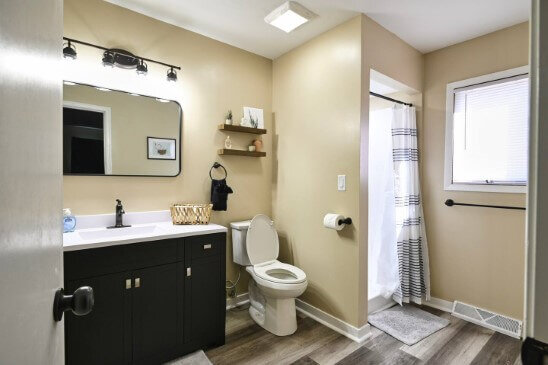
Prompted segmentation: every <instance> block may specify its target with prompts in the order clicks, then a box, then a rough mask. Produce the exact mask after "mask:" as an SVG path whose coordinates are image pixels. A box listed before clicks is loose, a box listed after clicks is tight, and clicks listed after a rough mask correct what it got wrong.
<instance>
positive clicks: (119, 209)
mask: <svg viewBox="0 0 548 365" xmlns="http://www.w3.org/2000/svg"><path fill="white" fill-rule="evenodd" d="M124 214H126V212H125V211H124V206H123V205H122V201H121V200H120V199H116V224H115V225H114V226H110V227H107V228H124V227H131V226H130V225H124V223H123V222H122V217H123V215H124Z"/></svg>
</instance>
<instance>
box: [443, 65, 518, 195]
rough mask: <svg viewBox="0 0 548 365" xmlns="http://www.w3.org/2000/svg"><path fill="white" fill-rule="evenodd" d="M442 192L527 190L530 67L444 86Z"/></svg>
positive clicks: (515, 191)
mask: <svg viewBox="0 0 548 365" xmlns="http://www.w3.org/2000/svg"><path fill="white" fill-rule="evenodd" d="M446 122H447V123H446V138H445V190H462V191H491V192H506V193H525V191H526V185H527V163H528V134H529V133H528V132H529V77H528V67H527V66H525V67H519V68H516V69H512V70H507V71H503V72H497V73H494V74H490V75H485V76H480V77H476V78H473V79H468V80H464V81H458V82H454V83H451V84H448V85H447V120H446Z"/></svg>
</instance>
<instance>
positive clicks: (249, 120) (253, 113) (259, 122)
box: [242, 106, 264, 129]
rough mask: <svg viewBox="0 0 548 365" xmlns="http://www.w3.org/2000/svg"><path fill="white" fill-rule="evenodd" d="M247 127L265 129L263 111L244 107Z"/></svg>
mask: <svg viewBox="0 0 548 365" xmlns="http://www.w3.org/2000/svg"><path fill="white" fill-rule="evenodd" d="M243 119H245V124H246V125H244V124H243V123H242V125H243V126H245V127H250V128H260V129H264V116H263V110H262V109H259V108H251V107H249V106H244V117H243Z"/></svg>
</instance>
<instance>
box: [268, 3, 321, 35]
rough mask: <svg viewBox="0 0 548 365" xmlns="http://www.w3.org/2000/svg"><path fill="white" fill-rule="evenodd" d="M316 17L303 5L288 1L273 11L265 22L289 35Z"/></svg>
mask: <svg viewBox="0 0 548 365" xmlns="http://www.w3.org/2000/svg"><path fill="white" fill-rule="evenodd" d="M315 17H317V15H316V14H314V13H313V12H311V11H310V10H308V9H307V8H305V7H304V6H302V5H301V4H299V3H297V2H295V1H287V2H285V3H283V4H282V5H280V6H279V7H277V8H276V9H274V10H272V11H271V12H270V14H268V15H267V16H266V17H265V18H264V21H265V22H267V23H268V24H270V25H273V26H275V27H276V28H279V29H281V30H283V31H284V32H286V33H289V32H291V31H292V30H294V29H295V28H297V27H299V26H301V25H303V24H304V23H306V22H307V21H309V20H310V19H312V18H315Z"/></svg>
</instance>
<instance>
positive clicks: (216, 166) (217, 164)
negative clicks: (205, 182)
mask: <svg viewBox="0 0 548 365" xmlns="http://www.w3.org/2000/svg"><path fill="white" fill-rule="evenodd" d="M219 167H221V168H222V169H223V170H224V172H225V177H224V178H223V179H226V178H227V177H228V172H226V169H225V167H224V166H223V165H221V164H220V163H218V162H215V163H214V164H213V166H211V168H210V169H209V177H210V178H211V180H215V179H213V176H211V171H213V169H218V168H219ZM221 180H222V179H221Z"/></svg>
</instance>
